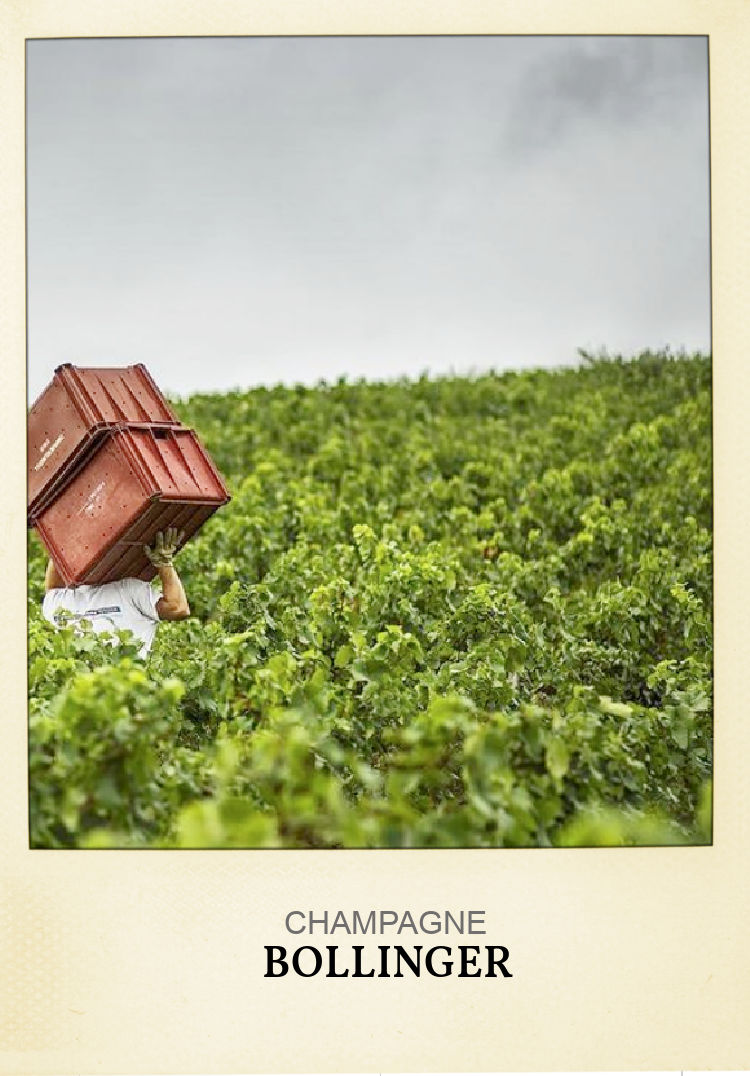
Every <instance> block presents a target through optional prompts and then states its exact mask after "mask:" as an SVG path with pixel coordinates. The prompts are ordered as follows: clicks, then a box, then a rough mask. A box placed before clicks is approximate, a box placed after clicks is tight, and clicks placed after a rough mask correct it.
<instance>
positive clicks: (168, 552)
mask: <svg viewBox="0 0 750 1076" xmlns="http://www.w3.org/2000/svg"><path fill="white" fill-rule="evenodd" d="M184 537H185V532H184V531H180V532H179V534H178V532H177V528H176V527H167V529H166V530H165V531H159V533H158V534H157V536H156V539H155V541H154V544H153V546H147V545H144V547H143V552H144V553H145V554H146V556H147V557H148V559H149V560H150V561H151V563H152V564H153V565H155V567H157V568H165V567H166V566H167V565H169V564H171V563H172V561H173V559H174V555H175V553H176V552H177V550H178V549H179V548H180V545H181V544H182V540H183V539H184Z"/></svg>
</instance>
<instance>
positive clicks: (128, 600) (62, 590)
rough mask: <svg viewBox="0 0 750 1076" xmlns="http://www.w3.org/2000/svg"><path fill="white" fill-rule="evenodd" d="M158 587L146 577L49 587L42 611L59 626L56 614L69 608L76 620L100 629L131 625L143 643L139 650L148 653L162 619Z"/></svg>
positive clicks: (69, 612) (121, 628) (133, 631)
mask: <svg viewBox="0 0 750 1076" xmlns="http://www.w3.org/2000/svg"><path fill="white" fill-rule="evenodd" d="M159 598H161V594H160V593H159V591H158V590H154V589H153V587H152V586H151V584H150V583H146V582H144V581H143V580H142V579H133V578H129V579H118V580H116V581H115V582H113V583H101V584H100V585H98V586H96V585H92V584H89V583H82V584H81V585H80V586H77V587H59V588H55V589H54V590H48V591H47V593H46V594H45V595H44V601H43V602H42V613H43V614H44V616H45V617H46V619H47V620H49V622H50V624H55V626H57V621H56V619H55V617H56V616H57V614H58V613H59V612H61V610H63V609H64V610H65V611H66V612H67V613H68V614H69V615H70V617H71V618H72V620H89V621H91V628H92V630H93V631H97V632H116V631H120V630H123V629H125V628H129V629H130V631H132V633H133V635H135V636H136V637H137V638H138V639H140V640H141V642H142V643H143V645H142V646H141V649H140V651H139V653H140V655H141V657H145V656H146V654H147V653H148V652H149V650H150V649H151V644H152V643H153V641H154V635H155V634H156V625H157V624H158V623H159V614H158V613H157V611H156V603H157V602H158V601H159Z"/></svg>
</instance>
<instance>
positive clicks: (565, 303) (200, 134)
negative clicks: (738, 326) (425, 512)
mask: <svg viewBox="0 0 750 1076" xmlns="http://www.w3.org/2000/svg"><path fill="white" fill-rule="evenodd" d="M27 85H28V105H27V116H28V133H27V140H28V173H27V182H28V229H29V230H28V236H29V244H28V267H29V268H28V273H29V395H30V398H31V399H34V398H35V397H36V396H37V395H38V393H39V392H40V391H41V389H42V388H43V387H44V385H45V384H46V382H47V381H48V380H49V378H50V377H51V376H52V372H53V370H54V367H55V366H56V365H58V364H59V363H62V362H75V363H78V364H80V365H124V364H127V363H132V362H145V363H146V365H147V366H148V367H149V369H150V370H151V372H152V373H153V375H154V377H155V378H156V380H157V382H158V383H159V384H160V385H161V386H162V387H163V388H165V389H167V390H169V391H173V392H177V393H180V394H184V393H187V392H190V391H194V390H199V389H213V388H216V389H224V388H229V387H232V386H237V385H241V386H251V385H255V384H260V383H266V384H268V383H273V382H277V381H285V382H289V383H292V382H295V381H304V382H308V383H312V382H315V381H316V380H318V379H319V378H325V379H332V378H336V377H338V376H340V375H342V374H346V375H348V376H349V377H359V376H365V377H368V378H371V379H372V378H384V377H394V376H397V375H400V374H409V375H417V374H419V373H420V372H422V371H423V370H429V371H431V372H433V373H438V372H446V371H448V370H451V369H453V370H456V371H460V372H463V371H468V370H470V369H476V370H481V369H487V368H488V367H496V368H505V367H521V366H527V365H533V366H537V365H545V366H549V365H557V364H560V363H567V362H576V361H577V359H578V357H577V353H576V349H577V348H578V347H585V348H589V349H593V350H596V349H598V348H599V347H607V348H608V349H609V350H611V351H622V352H631V351H634V350H637V349H638V348H641V347H654V348H655V347H661V346H666V345H669V346H671V347H672V348H673V349H678V348H681V347H685V348H687V349H688V350H694V349H695V350H697V349H703V350H708V348H709V346H710V302H709V213H708V103H707V57H706V43H705V39H703V38H674V37H672V38H602V37H598V38H597V37H593V38H575V37H557V38H550V37H547V38H544V37H536V38H534V37H526V38H523V37H522V38H512V37H506V38H503V37H484V38H482V37H464V38H460V37H458V38H456V37H453V38H451V37H444V38H438V37H432V38H431V37H426V38H405V37H402V38H387V37H385V38H273V39H253V38H235V39H225V38H194V39H179V38H167V39H161V40H159V39H154V40H148V39H120V40H72V41H33V42H30V43H29V46H28V81H27Z"/></svg>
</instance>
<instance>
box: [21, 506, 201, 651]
mask: <svg viewBox="0 0 750 1076" xmlns="http://www.w3.org/2000/svg"><path fill="white" fill-rule="evenodd" d="M183 538H184V534H183V533H178V532H177V529H176V528H175V527H169V528H167V530H166V531H163V532H159V534H157V535H156V538H155V540H154V544H153V546H147V545H145V546H144V547H143V550H144V553H145V554H146V556H147V557H148V559H149V560H150V561H151V563H152V564H153V565H154V566H155V567H156V569H157V571H158V573H159V578H160V579H161V584H162V591H161V593H159V591H157V590H154V589H153V588H152V586H151V584H150V583H147V582H145V581H144V580H143V579H136V578H133V577H127V578H125V579H116V580H114V581H112V582H110V583H100V584H89V583H82V584H79V585H77V586H66V585H65V582H64V580H63V579H62V577H61V576H60V574H59V572H58V571H57V569H56V568H55V565H54V563H53V561H52V559H51V558H50V560H49V563H48V564H47V571H46V574H45V579H44V590H45V594H44V600H43V602H42V614H43V615H44V617H45V619H46V620H48V621H49V622H50V623H51V624H53V625H54V626H55V627H59V626H60V620H61V619H64V620H66V621H68V622H69V621H82V620H86V621H88V622H89V623H90V624H91V629H92V631H95V632H97V633H100V632H108V633H114V632H117V631H122V630H125V629H128V630H130V631H131V632H132V633H133V635H134V636H135V637H136V638H137V639H139V640H140V642H141V648H140V650H139V655H140V656H141V657H146V655H147V654H148V652H149V650H150V649H151V646H152V644H153V641H154V636H155V635H156V626H157V624H158V623H159V621H160V620H184V619H185V618H186V617H188V616H189V615H190V606H189V604H188V600H187V598H186V596H185V588H184V587H183V585H182V581H181V579H180V577H179V575H178V574H177V571H176V569H175V567H174V564H173V563H172V562H173V559H174V556H175V553H176V552H177V550H178V549H179V548H180V544H181V543H182V540H183ZM61 614H64V616H63V617H61Z"/></svg>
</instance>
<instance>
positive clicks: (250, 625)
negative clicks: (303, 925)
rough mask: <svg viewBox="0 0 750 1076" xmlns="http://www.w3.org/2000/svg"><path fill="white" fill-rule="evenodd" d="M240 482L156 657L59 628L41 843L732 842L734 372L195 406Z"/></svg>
mask: <svg viewBox="0 0 750 1076" xmlns="http://www.w3.org/2000/svg"><path fill="white" fill-rule="evenodd" d="M174 403H175V407H176V409H177V411H178V413H179V415H180V417H181V419H182V420H183V421H184V422H185V423H188V424H190V425H192V426H194V428H195V429H196V430H197V431H198V433H199V434H200V436H201V438H202V440H203V441H204V443H205V444H206V446H207V448H208V449H209V451H210V452H211V454H212V456H213V458H214V459H215V461H216V463H217V465H218V466H219V468H220V469H221V470H222V472H223V474H224V475H225V477H226V479H227V482H228V484H229V487H230V489H231V492H232V496H233V499H232V501H231V503H230V504H229V505H228V506H227V507H226V508H224V509H222V510H221V511H220V512H219V513H218V514H217V515H216V516H215V517H214V518H212V519H211V520H210V521H209V523H208V524H207V525H206V526H205V527H204V529H203V530H202V531H201V532H200V534H199V535H198V537H197V538H196V539H195V540H194V541H192V542H191V543H190V544H188V545H187V546H186V548H185V549H184V550H183V551H182V552H181V553H180V554H179V556H178V558H177V561H176V565H177V568H178V570H179V572H180V575H181V577H182V579H183V581H184V584H185V589H186V592H187V594H188V597H189V600H190V605H191V609H192V615H191V617H190V618H189V619H188V620H186V621H183V622H181V623H163V624H161V625H160V626H159V629H158V632H157V641H156V644H155V646H154V649H153V651H152V653H151V655H150V656H149V658H148V659H147V660H146V661H143V660H141V659H140V658H138V657H137V646H135V645H133V643H132V642H129V641H128V639H127V638H126V637H125V636H122V637H121V638H120V640H119V642H117V641H115V642H116V645H111V644H110V643H108V642H107V641H106V640H103V639H102V638H101V637H94V636H92V635H88V636H86V635H84V636H76V635H74V633H73V631H72V629H70V628H63V629H62V630H59V631H55V630H54V629H53V628H52V627H51V626H50V625H49V624H48V623H47V622H46V621H45V620H43V618H42V616H41V610H40V604H41V599H42V595H43V579H44V567H45V563H46V554H45V552H44V550H43V548H42V546H41V544H40V543H39V541H38V539H37V537H36V535H35V534H34V533H33V532H32V533H31V534H30V537H29V637H28V638H29V659H28V670H29V800H30V802H29V817H30V841H31V845H32V847H38V848H49V847H55V848H57V847H157V848H166V847H270V848H275V847H291V848H340V847H343V848H359V847H406V848H415V847H528V846H533V847H537V846H542V847H547V846H558V845H602V844H603V845H606V844H680V843H683V844H695V843H705V842H707V841H710V840H711V813H710V811H711V784H710V780H711V773H712V723H713V719H712V533H711V531H712V502H711V486H712V482H711V363H710V359H709V358H708V357H706V356H700V355H696V356H685V355H679V356H674V355H670V354H653V353H644V354H642V355H639V356H638V357H636V358H634V359H627V360H626V359H622V358H607V357H605V356H599V357H594V356H587V355H582V359H581V363H580V365H579V366H578V367H571V368H565V369H559V370H533V371H525V372H507V373H502V374H499V373H488V374H483V375H480V376H473V377H446V378H428V377H422V378H419V379H417V380H413V381H406V380H403V381H398V382H393V383H365V382H350V383H347V382H345V381H341V382H338V383H334V384H320V385H318V386H315V387H312V388H304V387H275V388H256V389H253V390H250V391H246V392H239V391H237V392H229V393H225V394H221V395H220V394H204V395H195V396H192V397H191V398H189V399H184V400H176V401H174Z"/></svg>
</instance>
